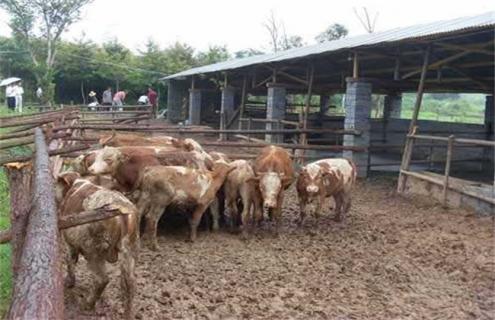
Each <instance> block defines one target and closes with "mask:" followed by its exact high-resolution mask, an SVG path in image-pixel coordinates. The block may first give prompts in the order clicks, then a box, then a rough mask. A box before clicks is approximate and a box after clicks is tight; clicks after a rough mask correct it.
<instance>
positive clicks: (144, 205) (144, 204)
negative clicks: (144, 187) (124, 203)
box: [136, 192, 150, 236]
mask: <svg viewBox="0 0 495 320" xmlns="http://www.w3.org/2000/svg"><path fill="white" fill-rule="evenodd" d="M149 207H150V203H149V201H148V199H147V197H146V195H145V194H144V192H142V193H141V195H140V197H139V200H138V201H137V203H136V208H137V209H138V212H137V231H138V236H140V233H141V219H143V218H144V217H146V214H147V213H148V211H149V209H150V208H149Z"/></svg>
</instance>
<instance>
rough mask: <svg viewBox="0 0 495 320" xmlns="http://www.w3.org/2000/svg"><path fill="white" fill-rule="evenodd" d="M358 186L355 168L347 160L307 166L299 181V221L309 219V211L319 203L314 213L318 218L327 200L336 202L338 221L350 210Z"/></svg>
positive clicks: (327, 161)
mask: <svg viewBox="0 0 495 320" xmlns="http://www.w3.org/2000/svg"><path fill="white" fill-rule="evenodd" d="M355 182H356V166H355V165H354V163H353V162H352V161H351V160H348V159H322V160H318V161H315V162H313V163H310V164H308V165H306V166H304V167H303V168H302V170H301V172H300V174H299V177H298V179H297V184H296V188H297V194H298V197H299V206H300V217H301V219H300V221H299V223H300V224H302V223H303V221H304V218H305V216H306V207H307V206H308V204H309V203H310V202H312V201H316V208H315V211H314V214H315V217H316V218H318V217H319V215H320V211H321V206H322V204H323V202H324V200H325V198H328V197H333V198H334V200H335V213H336V215H335V220H337V221H341V220H342V214H345V213H347V212H348V211H349V209H350V207H351V189H352V186H353V185H354V183H355Z"/></svg>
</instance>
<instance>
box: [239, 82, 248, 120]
mask: <svg viewBox="0 0 495 320" xmlns="http://www.w3.org/2000/svg"><path fill="white" fill-rule="evenodd" d="M246 95H247V75H244V78H243V80H242V92H241V105H240V107H239V109H240V111H239V117H240V118H243V117H244V109H245V108H246V98H247V97H246Z"/></svg>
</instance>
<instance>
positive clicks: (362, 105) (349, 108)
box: [343, 78, 371, 177]
mask: <svg viewBox="0 0 495 320" xmlns="http://www.w3.org/2000/svg"><path fill="white" fill-rule="evenodd" d="M370 112H371V83H369V82H366V81H363V80H359V79H354V78H349V79H347V88H346V93H345V121H344V128H345V129H356V130H359V131H361V132H362V134H361V135H360V136H354V135H344V146H352V147H365V148H366V147H369V145H370V129H371V123H370ZM343 156H344V157H345V158H348V159H351V160H353V161H354V163H355V164H356V166H357V175H358V177H367V176H368V151H366V152H354V151H344V152H343Z"/></svg>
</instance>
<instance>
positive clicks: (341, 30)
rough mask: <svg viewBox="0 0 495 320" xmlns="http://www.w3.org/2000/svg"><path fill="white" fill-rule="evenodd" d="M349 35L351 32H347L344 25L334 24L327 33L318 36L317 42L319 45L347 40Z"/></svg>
mask: <svg viewBox="0 0 495 320" xmlns="http://www.w3.org/2000/svg"><path fill="white" fill-rule="evenodd" d="M348 33H349V30H347V28H346V27H345V26H344V25H342V24H340V23H334V24H332V25H331V26H329V27H328V28H327V29H326V30H325V31H323V32H322V33H320V34H319V35H317V36H316V38H315V40H316V41H317V42H318V43H322V42H326V41H332V40H337V39H340V38H345V37H346V36H347V34H348Z"/></svg>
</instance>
